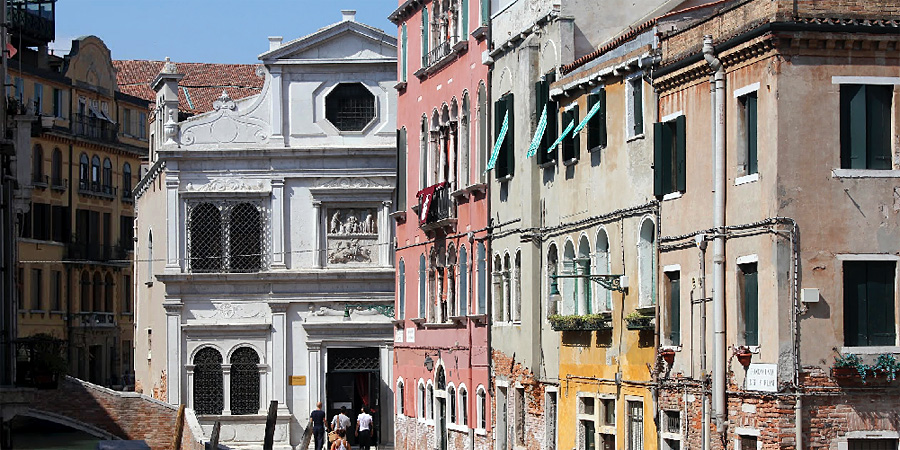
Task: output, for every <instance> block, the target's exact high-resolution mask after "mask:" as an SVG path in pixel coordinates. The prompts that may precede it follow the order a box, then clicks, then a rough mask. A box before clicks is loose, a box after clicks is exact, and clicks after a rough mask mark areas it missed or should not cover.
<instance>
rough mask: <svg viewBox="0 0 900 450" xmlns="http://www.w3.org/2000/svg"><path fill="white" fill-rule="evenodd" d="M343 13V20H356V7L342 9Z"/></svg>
mask: <svg viewBox="0 0 900 450" xmlns="http://www.w3.org/2000/svg"><path fill="white" fill-rule="evenodd" d="M341 15H342V16H343V19H342V20H341V22H356V10H355V9H343V10H341Z"/></svg>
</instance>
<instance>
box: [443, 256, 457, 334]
mask: <svg viewBox="0 0 900 450" xmlns="http://www.w3.org/2000/svg"><path fill="white" fill-rule="evenodd" d="M444 270H446V272H447V316H445V317H443V319H444V321H445V322H449V321H450V317H451V316H458V315H459V310H458V307H459V300H458V299H457V298H456V296H457V292H456V287H457V286H456V276H457V274H456V247H454V246H453V243H451V244H450V245H449V248H448V249H447V264H446V269H444Z"/></svg>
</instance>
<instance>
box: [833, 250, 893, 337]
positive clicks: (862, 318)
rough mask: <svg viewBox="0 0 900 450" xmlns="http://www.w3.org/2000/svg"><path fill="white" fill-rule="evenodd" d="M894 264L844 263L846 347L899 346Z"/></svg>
mask: <svg viewBox="0 0 900 450" xmlns="http://www.w3.org/2000/svg"><path fill="white" fill-rule="evenodd" d="M895 272H896V263H895V262H893V261H846V262H844V345H846V346H853V347H859V346H881V345H884V346H893V345H897V344H896V341H897V335H896V332H895V328H894V327H895V326H896V324H895V321H894V320H895V319H894V301H895V299H894V274H895Z"/></svg>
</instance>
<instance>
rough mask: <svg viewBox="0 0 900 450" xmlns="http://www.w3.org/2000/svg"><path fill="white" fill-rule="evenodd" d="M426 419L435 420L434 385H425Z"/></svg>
mask: <svg viewBox="0 0 900 450" xmlns="http://www.w3.org/2000/svg"><path fill="white" fill-rule="evenodd" d="M425 420H434V385H432V384H431V383H429V384H428V386H426V387H425Z"/></svg>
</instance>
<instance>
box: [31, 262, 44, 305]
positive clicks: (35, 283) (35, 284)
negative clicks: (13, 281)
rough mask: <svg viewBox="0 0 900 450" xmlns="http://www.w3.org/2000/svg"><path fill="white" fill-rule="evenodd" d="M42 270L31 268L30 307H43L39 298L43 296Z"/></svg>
mask: <svg viewBox="0 0 900 450" xmlns="http://www.w3.org/2000/svg"><path fill="white" fill-rule="evenodd" d="M43 273H44V272H43V270H41V269H31V308H30V309H44V305H42V304H41V299H43V298H44V279H43Z"/></svg>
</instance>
